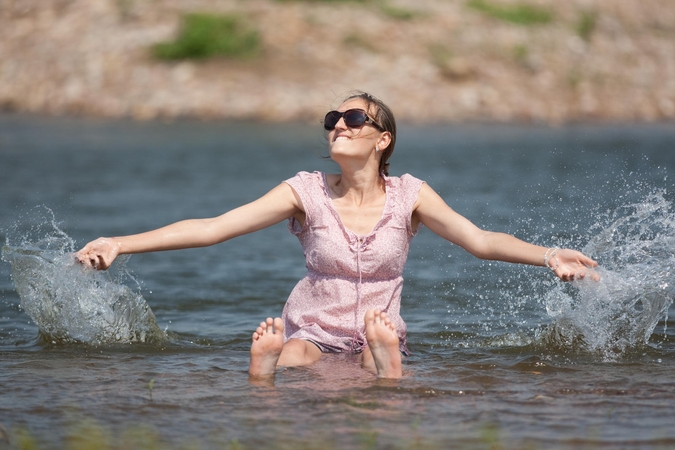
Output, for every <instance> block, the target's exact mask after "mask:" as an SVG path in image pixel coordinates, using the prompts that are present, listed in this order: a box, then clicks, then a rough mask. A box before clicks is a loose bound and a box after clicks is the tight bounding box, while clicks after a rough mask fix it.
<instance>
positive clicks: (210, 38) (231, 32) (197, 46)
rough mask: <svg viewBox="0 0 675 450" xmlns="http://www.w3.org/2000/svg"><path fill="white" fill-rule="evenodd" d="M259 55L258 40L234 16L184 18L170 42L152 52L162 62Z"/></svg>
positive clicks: (255, 33) (211, 15)
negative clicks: (175, 35)
mask: <svg viewBox="0 0 675 450" xmlns="http://www.w3.org/2000/svg"><path fill="white" fill-rule="evenodd" d="M259 52H260V36H259V34H258V31H256V30H254V29H252V28H251V27H250V26H249V25H248V24H247V23H246V22H245V20H244V19H243V18H241V17H240V16H237V15H222V16H221V15H215V14H188V15H185V16H184V17H183V24H182V28H181V31H180V34H179V35H178V37H177V38H176V40H175V41H173V42H163V43H160V44H157V45H155V46H154V47H153V48H152V53H153V55H154V56H155V57H156V58H159V59H165V60H179V59H205V58H211V57H216V56H223V57H228V58H240V59H241V58H250V57H253V56H256V55H257V54H258V53H259Z"/></svg>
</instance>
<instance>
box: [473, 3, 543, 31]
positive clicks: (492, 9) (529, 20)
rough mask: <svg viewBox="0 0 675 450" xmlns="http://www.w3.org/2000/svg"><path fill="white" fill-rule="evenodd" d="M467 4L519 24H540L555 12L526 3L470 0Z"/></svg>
mask: <svg viewBox="0 0 675 450" xmlns="http://www.w3.org/2000/svg"><path fill="white" fill-rule="evenodd" d="M466 5H467V6H468V7H469V8H472V9H475V10H476V11H480V12H482V13H483V14H486V15H488V16H490V17H494V18H496V19H499V20H503V21H505V22H511V23H515V24H517V25H539V24H544V23H549V22H551V21H552V20H553V13H551V12H550V11H549V10H547V9H543V8H539V7H536V6H533V5H528V4H526V3H516V4H513V5H497V4H494V3H491V2H489V1H487V0H469V2H468V3H467V4H466Z"/></svg>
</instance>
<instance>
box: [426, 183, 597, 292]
mask: <svg viewBox="0 0 675 450" xmlns="http://www.w3.org/2000/svg"><path fill="white" fill-rule="evenodd" d="M413 221H419V222H421V223H423V224H424V225H425V226H426V227H427V228H429V229H430V230H431V231H433V232H434V233H436V234H438V235H439V236H441V237H442V238H444V239H446V240H448V241H450V242H452V243H454V244H457V245H459V246H460V247H462V248H463V249H465V250H466V251H468V252H469V253H471V254H472V255H474V256H476V257H478V258H481V259H490V260H496V261H506V262H512V263H520V264H530V265H533V266H544V265H547V266H548V267H549V268H550V269H551V270H552V271H553V272H554V273H555V274H556V275H557V276H558V277H559V278H560V279H561V280H563V281H572V280H574V279H575V278H583V277H585V276H586V274H587V273H589V274H590V275H591V276H592V278H593V279H595V280H597V279H599V277H598V275H597V274H596V273H595V271H593V270H591V269H592V268H593V267H596V266H597V265H598V263H597V262H595V261H594V260H592V259H591V258H589V257H587V256H586V255H584V254H583V253H581V252H578V251H576V250H570V249H552V248H546V247H541V246H538V245H533V244H529V243H527V242H524V241H521V240H520V239H518V238H516V237H514V236H511V235H509V234H505V233H496V232H492V231H486V230H482V229H480V228H478V227H477V226H476V225H474V224H473V223H472V222H471V221H469V220H468V219H467V218H465V217H464V216H462V215H461V214H458V213H457V212H455V211H454V210H453V209H452V208H450V207H449V206H448V205H447V204H446V203H445V201H444V200H443V199H442V198H441V197H440V196H439V195H438V194H437V193H436V192H435V191H434V190H433V189H431V188H430V187H429V185H427V184H426V183H424V184H422V187H421V188H420V192H419V195H418V198H417V202H416V203H415V207H414V211H413Z"/></svg>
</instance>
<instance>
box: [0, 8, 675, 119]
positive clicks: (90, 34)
mask: <svg viewBox="0 0 675 450" xmlns="http://www.w3.org/2000/svg"><path fill="white" fill-rule="evenodd" d="M352 89H362V90H366V91H369V92H371V93H373V94H375V95H377V96H379V97H381V98H382V99H383V100H385V101H386V102H387V103H389V104H390V106H392V108H393V109H394V111H395V113H396V114H397V117H398V118H399V120H401V121H404V122H409V123H430V122H432V123H445V122H461V121H473V122H475V121H479V122H480V121H485V122H525V123H528V122H534V123H546V124H558V123H569V122H578V121H614V122H616V121H622V122H623V121H636V122H644V121H664V120H666V121H667V120H672V119H673V118H675V3H674V2H673V1H672V0H612V1H600V0H569V1H565V2H560V1H554V0H516V1H512V0H360V1H359V0H352V1H348V0H347V1H338V0H334V1H329V0H324V1H320V0H314V1H310V0H304V1H302V0H285V1H282V0H189V1H188V0H3V1H1V2H0V110H4V111H12V112H29V113H39V114H49V115H93V116H100V117H115V118H119V117H132V118H136V119H144V120H147V119H156V118H166V119H172V118H180V117H196V118H207V119H230V118H236V119H257V120H271V121H297V120H302V121H305V120H312V121H313V120H319V119H320V118H321V117H322V115H323V112H325V110H326V109H327V108H329V107H331V106H335V104H337V103H339V100H340V99H341V98H342V97H343V96H344V94H345V93H346V92H348V91H350V90H352Z"/></svg>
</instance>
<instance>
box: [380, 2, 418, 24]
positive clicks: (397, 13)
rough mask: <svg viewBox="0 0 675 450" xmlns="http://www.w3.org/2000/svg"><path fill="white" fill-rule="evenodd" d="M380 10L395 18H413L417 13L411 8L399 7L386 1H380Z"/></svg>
mask: <svg viewBox="0 0 675 450" xmlns="http://www.w3.org/2000/svg"><path fill="white" fill-rule="evenodd" d="M379 6H380V11H382V13H383V14H384V15H385V16H387V17H389V18H391V19H395V20H412V19H414V18H415V17H416V16H417V14H416V13H415V12H413V11H410V10H409V9H405V8H399V7H398V6H393V5H390V4H388V3H385V2H380V4H379Z"/></svg>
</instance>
